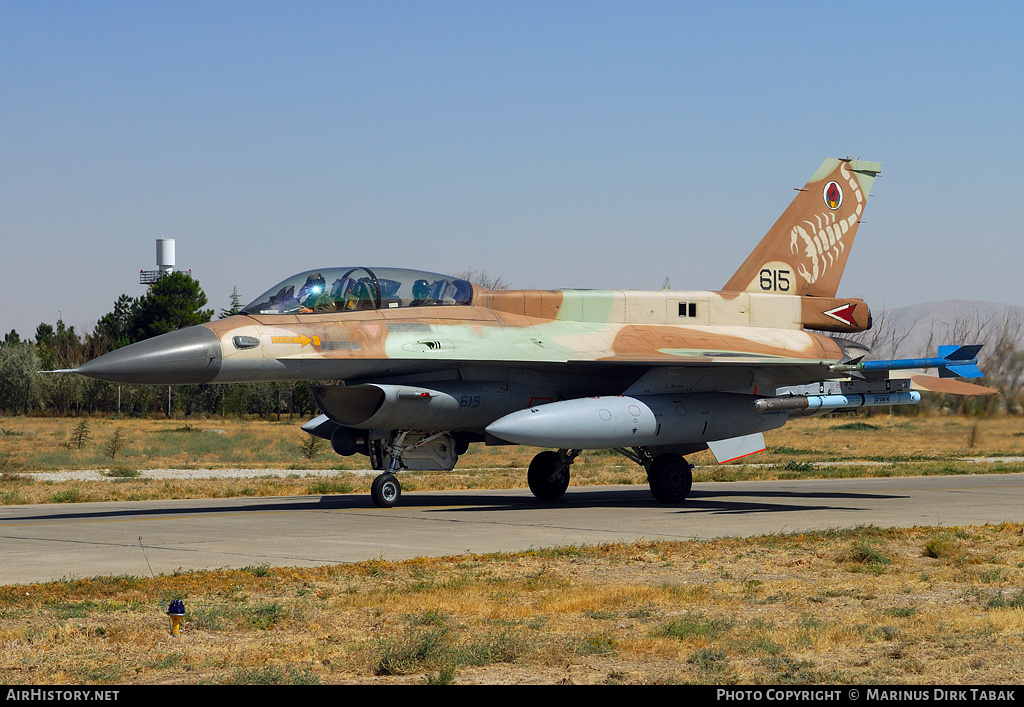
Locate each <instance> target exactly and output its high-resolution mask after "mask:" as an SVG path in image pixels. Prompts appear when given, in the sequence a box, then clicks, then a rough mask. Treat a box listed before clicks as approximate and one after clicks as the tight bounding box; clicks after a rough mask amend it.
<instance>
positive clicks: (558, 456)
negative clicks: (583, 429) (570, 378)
mask: <svg viewBox="0 0 1024 707" xmlns="http://www.w3.org/2000/svg"><path fill="white" fill-rule="evenodd" d="M581 451H582V450H579V449H559V450H558V451H557V452H550V451H548V452H541V453H540V454H538V455H537V456H535V457H534V458H533V461H531V462H530V469H529V471H527V474H526V479H527V481H528V482H529V484H530V491H532V492H533V495H534V496H536V497H537V498H539V499H540V500H542V501H554V500H557V499H559V498H561V497H562V495H563V494H564V493H565V490H566V489H567V488H568V487H569V470H570V467H572V463H573V460H574V459H576V457H577V456H579V454H580V452H581ZM615 451H616V452H618V453H619V454H621V455H622V456H624V457H626V458H627V459H630V460H632V461H634V462H636V463H637V464H639V465H640V466H642V467H643V468H644V469H645V470H646V471H647V482H648V484H649V485H650V487H651V493H652V494H653V495H654V498H655V499H656V500H658V501H659V502H661V503H681V502H683V501H685V500H686V497H687V496H689V495H690V488H691V487H692V486H693V465H692V464H690V462H688V461H686V459H685V458H684V457H683V456H682V455H681V454H676V453H675V452H667V453H664V454H659V455H658V456H654V454H653V453H652V452H651V450H650V449H649V448H647V447H633V448H632V449H616V450H615Z"/></svg>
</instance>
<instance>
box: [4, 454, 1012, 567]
mask: <svg viewBox="0 0 1024 707" xmlns="http://www.w3.org/2000/svg"><path fill="white" fill-rule="evenodd" d="M1022 509H1024V474H1005V475H974V476H922V477H900V478H886V479H843V480H829V481H822V480H800V481H751V482H734V483H723V482H719V483H698V484H694V486H693V492H692V494H691V496H690V498H689V499H687V501H686V502H685V503H683V504H680V505H678V506H663V505H661V504H659V503H657V502H656V501H655V500H654V499H653V498H652V497H651V494H650V492H649V490H648V489H647V487H645V486H604V487H583V488H577V487H572V486H570V488H569V491H568V492H567V493H566V495H565V496H564V497H563V498H562V499H561V501H559V502H557V503H540V502H538V501H537V500H536V499H534V498H533V496H531V495H530V492H529V491H527V490H494V491H479V490H476V491H446V492H419V493H405V494H404V495H403V496H402V499H401V502H400V505H399V506H397V507H395V508H391V509H380V508H376V507H375V506H373V505H372V503H371V502H370V499H369V497H368V496H365V495H352V496H323V497H321V496H299V497H287V498H234V499H205V500H184V501H144V502H131V503H129V502H124V503H79V504H68V505H62V504H58V505H33V506H6V507H0V584H23V583H29V582H41V581H49V580H57V579H72V578H81V577H91V576H97V575H111V574H113V575H116V574H131V575H150V574H166V573H171V572H174V571H177V570H193V569H213V568H220V567H246V566H255V565H261V564H268V565H271V566H288V565H294V566H312V565H322V564H335V563H344V562H358V561H361V560H367V559H376V558H382V559H385V560H401V559H408V558H412V557H422V556H442V555H457V554H462V553H466V552H470V553H490V552H502V551H515V550H524V549H528V548H531V547H532V548H540V547H555V546H565V545H583V544H591V545H593V544H599V543H608V542H621V541H625V542H630V541H635V540H638V539H648V540H689V539H694V538H711V537H730V536H753V535H761V534H765V533H791V532H799V531H806V530H821V529H828V528H848V527H855V526H861V525H875V526H881V527H910V526H960V525H981V524H986V523H1001V522H1021V521H1022V520H1024V510H1022Z"/></svg>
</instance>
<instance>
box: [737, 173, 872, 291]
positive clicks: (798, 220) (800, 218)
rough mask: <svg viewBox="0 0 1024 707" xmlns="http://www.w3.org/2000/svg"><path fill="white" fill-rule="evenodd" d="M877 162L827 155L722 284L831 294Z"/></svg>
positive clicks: (851, 240)
mask: <svg viewBox="0 0 1024 707" xmlns="http://www.w3.org/2000/svg"><path fill="white" fill-rule="evenodd" d="M881 171H882V165H881V164H879V163H878V162H862V161H860V160H851V159H845V160H839V159H835V158H829V159H827V160H825V161H824V162H823V163H822V165H821V167H819V168H818V171H817V172H815V173H814V175H813V176H812V177H811V179H810V181H808V182H807V185H806V186H804V188H803V189H800V190H798V191H799V192H800V193H799V194H797V196H796V198H795V199H793V202H792V203H791V204H790V205H789V208H787V209H786V210H785V211H784V212H783V214H782V216H780V217H779V220H778V221H776V222H775V225H774V226H772V227H771V230H769V231H768V233H767V234H766V235H765V237H764V238H763V239H761V242H760V243H759V244H758V245H757V247H756V248H755V249H754V251H753V252H752V253H751V254H750V255H749V256H748V257H747V259H746V260H745V261H743V265H741V266H740V268H739V270H737V271H736V273H735V274H734V275H733V276H732V277H731V278H730V279H729V282H727V283H725V287H723V288H722V289H723V290H725V291H731V292H771V293H779V294H791V295H813V296H816V297H835V296H836V290H837V289H838V288H839V279H840V278H841V277H842V276H843V268H845V267H846V259H847V258H848V257H849V255H850V247H851V246H852V245H853V238H854V236H855V235H857V226H858V225H859V224H860V218H861V215H862V214H863V213H864V206H865V205H866V204H867V200H868V194H869V193H870V192H871V185H872V184H873V183H874V180H875V177H876V176H878V175H879V174H880V173H881Z"/></svg>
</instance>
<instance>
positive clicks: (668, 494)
mask: <svg viewBox="0 0 1024 707" xmlns="http://www.w3.org/2000/svg"><path fill="white" fill-rule="evenodd" d="M647 480H648V482H649V483H650V485H651V493H652V494H654V498H656V499H657V500H658V501H660V502H661V503H680V502H681V501H685V500H686V497H687V496H689V495H690V487H691V486H692V485H693V472H692V471H691V469H690V463H689V462H688V461H686V459H684V458H683V457H681V456H680V455H678V454H662V455H661V456H660V457H658V458H657V459H655V460H654V462H652V463H651V467H650V469H649V470H648V472H647Z"/></svg>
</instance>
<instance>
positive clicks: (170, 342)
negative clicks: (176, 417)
mask: <svg viewBox="0 0 1024 707" xmlns="http://www.w3.org/2000/svg"><path fill="white" fill-rule="evenodd" d="M220 362H221V352H220V339H218V338H217V335H216V334H214V333H213V332H212V331H210V330H209V329H207V328H206V327H204V326H193V327H188V328H187V329H181V330H179V331H172V332H171V333H169V334H162V335H160V336H154V337H153V338H152V339H146V340H145V341H140V342H138V343H136V344H132V345H130V346H125V347H124V348H122V349H117V350H116V351H111V352H110V353H108V354H104V355H103V356H100V357H99V358H96V359H93V360H92V361H89V362H88V363H85V364H83V365H81V366H79V367H78V371H77V372H78V373H80V374H82V375H83V376H88V377H89V378H98V379H100V380H105V381H111V382H113V383H137V384H143V385H176V384H187V383H209V382H210V381H212V380H213V379H214V378H215V377H216V376H217V374H218V373H220Z"/></svg>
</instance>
